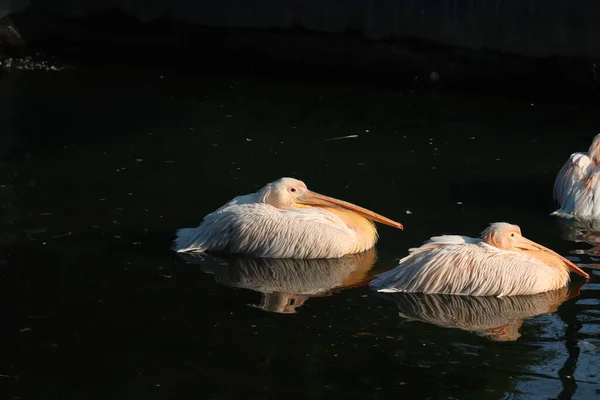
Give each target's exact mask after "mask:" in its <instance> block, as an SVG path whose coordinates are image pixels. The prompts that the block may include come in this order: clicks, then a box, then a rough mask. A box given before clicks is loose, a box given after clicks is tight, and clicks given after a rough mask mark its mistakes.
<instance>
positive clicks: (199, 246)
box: [175, 178, 404, 258]
mask: <svg viewBox="0 0 600 400" xmlns="http://www.w3.org/2000/svg"><path fill="white" fill-rule="evenodd" d="M372 221H376V222H380V223H382V224H386V225H390V226H393V227H395V228H398V229H404V227H403V226H402V224H400V223H398V222H394V221H392V220H390V219H388V218H386V217H384V216H381V215H379V214H376V213H374V212H373V211H369V210H367V209H364V208H362V207H359V206H356V205H354V204H350V203H348V202H345V201H342V200H338V199H334V198H332V197H328V196H324V195H322V194H318V193H315V192H312V191H310V190H308V189H307V188H306V185H305V184H304V182H302V181H299V180H297V179H292V178H281V179H278V180H276V181H274V182H271V183H269V184H267V185H265V186H264V187H263V188H262V189H260V190H259V191H258V192H256V193H252V194H247V195H244V196H239V197H236V198H234V199H233V200H231V201H230V202H228V203H227V204H225V205H224V206H222V207H221V208H219V209H217V210H215V211H213V212H212V213H210V214H208V215H207V216H205V217H204V220H203V221H202V223H201V224H200V226H198V227H197V228H185V229H180V230H178V231H177V238H176V239H175V250H177V251H178V252H206V251H215V252H227V253H233V254H245V255H252V256H256V257H265V258H337V257H342V256H344V255H346V254H353V253H359V252H362V251H365V250H368V249H370V248H372V247H373V246H374V245H375V243H376V241H377V229H376V228H375V224H374V223H373V222H372Z"/></svg>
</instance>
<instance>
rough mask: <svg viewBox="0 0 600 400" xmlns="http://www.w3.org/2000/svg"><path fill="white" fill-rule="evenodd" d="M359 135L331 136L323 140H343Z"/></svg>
mask: <svg viewBox="0 0 600 400" xmlns="http://www.w3.org/2000/svg"><path fill="white" fill-rule="evenodd" d="M367 132H368V130H367ZM357 137H358V135H348V136H340V137H334V138H331V139H323V140H322V142H329V141H332V140H341V139H354V138H357Z"/></svg>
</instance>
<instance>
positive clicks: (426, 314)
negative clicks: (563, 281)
mask: <svg viewBox="0 0 600 400" xmlns="http://www.w3.org/2000/svg"><path fill="white" fill-rule="evenodd" d="M571 289H575V290H571ZM578 295H579V288H577V287H575V288H572V287H562V288H560V289H557V290H552V291H550V292H544V293H538V294H532V295H528V296H508V297H492V296H455V295H451V294H423V293H393V294H392V293H385V294H382V296H383V297H384V298H386V299H388V300H391V301H393V302H394V303H396V305H397V306H398V314H399V316H400V317H401V318H405V319H407V320H409V321H420V322H424V323H428V324H432V325H436V326H439V327H441V328H458V329H462V330H465V331H469V332H474V333H476V334H478V335H480V336H484V337H486V338H488V339H491V340H496V341H515V340H517V339H518V338H519V337H520V336H521V334H520V333H519V329H520V328H521V325H523V321H524V320H525V319H528V318H532V317H535V316H537V315H541V314H551V313H555V312H556V310H557V309H558V306H560V305H561V304H562V303H563V302H565V301H567V300H568V299H570V298H572V297H576V296H578Z"/></svg>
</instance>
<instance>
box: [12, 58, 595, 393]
mask: <svg viewBox="0 0 600 400" xmlns="http://www.w3.org/2000/svg"><path fill="white" fill-rule="evenodd" d="M543 100H544V99H536V98H532V99H531V100H527V99H526V100H523V99H519V100H515V99H507V98H495V97H493V96H478V97H474V96H466V95H465V96H461V95H457V94H448V93H435V92H411V91H407V90H400V89H393V88H382V87H370V86H359V85H350V86H343V85H339V84H335V85H334V84H330V85H328V84H323V83H312V84H311V83H306V82H291V81H268V80H264V79H257V78H249V77H219V76H208V75H202V74H196V75H192V74H175V73H172V72H169V71H152V70H149V71H137V70H131V71H128V70H123V69H111V70H105V71H94V70H87V71H62V72H59V73H21V74H19V73H10V74H5V75H3V76H2V77H1V80H0V126H1V127H2V131H1V133H0V144H1V149H0V157H1V158H0V179H2V182H1V185H0V204H1V205H2V209H1V211H2V213H1V220H0V268H1V271H2V278H3V279H2V281H3V283H4V290H3V292H4V294H5V297H6V301H5V302H4V304H5V307H3V309H4V312H3V317H4V319H3V321H4V323H3V324H2V330H1V332H2V341H0V343H1V345H0V346H1V352H0V354H2V358H1V359H0V373H1V374H2V376H1V378H0V390H1V391H2V393H3V398H18V397H19V398H24V399H41V398H43V399H54V398H56V399H65V398H78V399H79V398H82V399H83V398H85V399H96V398H98V399H100V398H102V399H104V398H110V399H120V398H123V399H125V398H127V399H132V398H136V399H137V398H139V399H162V398H165V399H166V398H175V397H197V398H207V399H238V398H244V399H267V398H268V399H271V398H277V399H279V398H282V397H285V398H294V399H321V398H325V397H334V398H345V399H353V398H356V399H359V398H360V399H381V398H384V397H387V396H400V397H402V396H403V397H404V398H419V399H421V398H422V399H451V398H454V399H483V398H485V399H505V398H515V399H517V398H518V399H526V398H531V399H568V398H576V399H592V398H595V397H596V396H598V395H599V393H600V384H599V381H600V375H599V374H600V370H599V369H600V367H599V365H600V364H599V363H598V359H599V358H598V357H599V355H598V353H597V349H598V346H600V329H599V326H598V315H599V312H600V308H599V305H600V301H599V298H600V290H599V286H598V275H599V274H598V272H597V271H595V270H591V269H588V270H587V271H588V272H590V273H591V274H592V275H593V278H592V281H591V282H590V283H588V284H587V285H585V286H583V287H582V288H581V293H580V295H579V296H575V297H572V298H569V299H567V297H568V296H569V294H568V293H567V294H566V295H565V296H563V297H561V296H562V295H561V294H558V295H556V296H554V297H551V298H546V300H544V299H542V300H539V301H536V302H520V301H518V300H515V301H514V304H513V305H512V306H511V305H506V303H502V304H498V303H493V304H491V303H490V304H487V303H486V304H475V305H474V304H472V303H465V304H454V303H453V302H452V301H451V300H445V299H441V300H439V299H438V300H428V301H429V302H430V303H427V304H426V307H425V306H424V304H425V303H424V300H423V299H419V297H418V296H417V297H414V298H408V297H405V298H399V297H394V296H389V295H382V294H378V293H375V292H373V291H372V290H371V289H369V288H368V287H366V286H365V284H366V283H367V282H368V281H369V279H370V278H371V277H372V276H373V275H374V274H376V273H377V272H379V271H383V270H386V269H389V268H392V267H394V266H395V265H396V263H397V260H398V259H399V258H401V257H403V256H405V255H406V254H407V249H408V248H410V247H413V246H417V245H419V244H420V243H421V242H422V241H424V240H425V239H427V238H429V237H430V236H432V235H438V234H443V233H458V234H467V235H471V236H476V235H478V233H479V232H480V231H481V230H483V229H484V228H485V227H486V226H487V224H489V223H490V222H495V221H506V222H512V223H516V224H518V225H520V226H521V228H522V230H523V233H524V235H525V236H527V237H529V238H531V239H533V240H536V241H538V242H540V243H542V244H544V245H546V246H548V247H551V248H553V249H555V250H556V251H558V252H560V253H561V254H564V255H569V252H570V251H572V250H577V249H588V248H589V247H590V246H589V245H588V244H586V243H585V242H575V241H573V240H569V239H568V236H565V234H564V229H563V228H562V227H561V226H560V225H559V224H558V222H557V221H556V219H555V218H553V217H550V216H549V215H548V214H549V213H550V212H551V211H553V210H554V208H555V204H554V203H553V201H552V182H553V179H554V176H555V174H556V172H557V171H558V169H559V168H560V166H561V164H562V163H563V162H564V161H565V160H566V158H567V157H568V156H569V154H570V153H571V152H573V151H578V150H585V149H587V147H588V146H589V142H590V140H591V138H592V137H593V136H594V135H595V134H596V133H597V131H598V129H599V128H598V127H599V126H600V114H598V112H597V107H594V106H592V105H585V104H577V102H576V99H565V103H564V104H558V103H556V102H555V103H552V104H551V103H547V102H546V103H545V102H544V101H543ZM349 135H353V137H350V138H345V139H337V140H330V139H335V138H339V137H344V136H349ZM356 135H357V136H356ZM556 137H560V138H561V140H560V141H557V140H556V139H554V138H556ZM282 176H292V177H296V178H299V179H302V180H304V181H305V182H306V184H307V185H308V187H309V188H310V189H313V190H315V191H317V192H320V193H323V194H327V195H331V196H334V197H338V198H342V199H344V200H348V201H351V202H354V203H357V204H360V205H362V206H364V207H367V208H370V209H373V210H375V211H377V212H379V213H382V214H383V215H386V216H389V217H390V218H393V219H395V220H398V221H400V222H402V223H403V224H404V225H405V230H404V231H399V230H395V229H393V228H390V227H387V226H380V227H379V232H380V236H381V238H380V241H379V244H378V246H377V249H376V251H374V252H373V253H369V254H367V255H364V256H361V257H358V258H356V259H351V260H346V261H345V262H341V261H340V262H339V263H336V262H333V264H331V263H330V264H327V263H323V262H314V263H313V262H307V263H294V262H290V263H287V264H286V263H283V264H282V263H279V262H275V261H273V262H269V261H264V260H263V261H257V260H251V259H227V258H225V259H219V258H216V259H213V258H209V259H206V260H204V261H202V260H196V259H191V260H190V259H186V258H185V257H180V256H178V255H177V254H174V253H173V252H172V251H171V250H170V245H171V240H172V239H173V234H174V232H175V230H176V229H178V228H182V227H191V226H195V225H197V224H198V223H199V222H200V221H201V218H202V216H203V215H205V214H206V213H208V212H210V211H212V210H213V209H215V208H217V207H218V206H220V205H222V204H223V203H224V202H225V201H227V200H229V199H231V198H232V197H234V196H236V195H239V194H245V193H249V192H253V191H255V190H257V189H259V188H260V187H262V186H263V185H264V184H265V183H267V182H270V181H272V180H275V179H277V178H279V177H282ZM570 257H574V259H577V260H579V261H580V262H583V263H592V262H594V261H597V260H596V259H595V258H593V257H592V256H590V255H587V254H583V255H576V256H575V255H570ZM282 270H283V271H289V273H285V274H281V273H279V272H280V271H282ZM328 271H331V273H329V274H328V273H327V272H328ZM294 273H295V274H294ZM575 279H578V278H575ZM563 294H564V293H563ZM407 307H408V308H407ZM419 307H425V308H423V309H428V310H431V309H439V308H440V307H442V308H443V307H450V308H451V309H452V307H454V308H453V310H454V311H452V312H453V313H454V312H455V313H456V315H459V314H461V313H463V314H465V315H469V313H471V314H470V315H472V316H473V318H475V319H476V317H481V316H482V312H483V311H480V310H488V311H489V315H492V312H491V311H490V310H496V311H497V313H496V314H494V315H495V316H497V317H498V318H499V321H500V322H498V324H500V325H499V326H498V327H493V326H491V325H490V326H485V327H483V328H482V327H479V328H473V327H471V328H473V329H469V327H468V326H464V324H463V326H458V327H457V326H444V325H443V324H442V325H440V324H439V323H438V324H436V323H434V322H436V321H437V322H439V321H440V318H441V317H440V315H438V316H437V319H435V318H434V317H436V315H433V314H432V313H431V312H429V313H427V312H425V314H423V312H422V311H421V314H419V315H415V314H414V312H415V309H419ZM427 307H428V308H427ZM477 307H480V308H477ZM511 307H513V308H515V307H516V308H519V309H520V311H519V312H518V313H517V312H515V314H514V315H509V316H508V317H506V315H505V314H502V312H505V311H506V310H509V311H510V309H511ZM411 310H412V311H411ZM498 310H500V311H498ZM410 312H412V314H410ZM498 313H500V314H502V315H499V314H498ZM497 314H498V315H497ZM424 315H425V316H428V318H429V320H426V319H425V320H424V318H421V317H424ZM432 315H433V316H432ZM442 315H443V313H442ZM417 317H419V318H417ZM431 318H434V319H435V321H434V320H433V319H431ZM503 318H504V319H503ZM455 322H456V321H455ZM451 325H452V324H451ZM455 325H456V324H455ZM492 325H493V324H492ZM482 330H485V332H482Z"/></svg>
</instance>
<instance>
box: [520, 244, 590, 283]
mask: <svg viewBox="0 0 600 400" xmlns="http://www.w3.org/2000/svg"><path fill="white" fill-rule="evenodd" d="M517 247H518V248H519V249H522V250H526V251H531V252H538V253H539V252H542V253H543V254H542V256H541V257H536V258H539V259H540V260H542V261H543V260H544V256H546V259H547V258H548V256H549V257H550V258H554V259H558V260H559V261H560V262H561V263H562V264H564V265H565V266H566V267H567V269H569V270H570V271H573V272H575V273H576V274H578V275H581V276H583V277H584V278H585V279H590V275H589V274H588V273H586V272H585V271H584V270H582V269H581V268H579V267H578V266H577V265H575V264H573V263H572V262H571V261H569V260H567V259H566V258H564V257H563V256H561V255H560V254H558V253H556V252H554V251H552V250H550V249H549V248H547V247H544V246H542V245H541V244H538V243H536V242H534V241H532V240H529V239H525V238H524V237H521V238H520V241H519V244H518V245H517Z"/></svg>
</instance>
